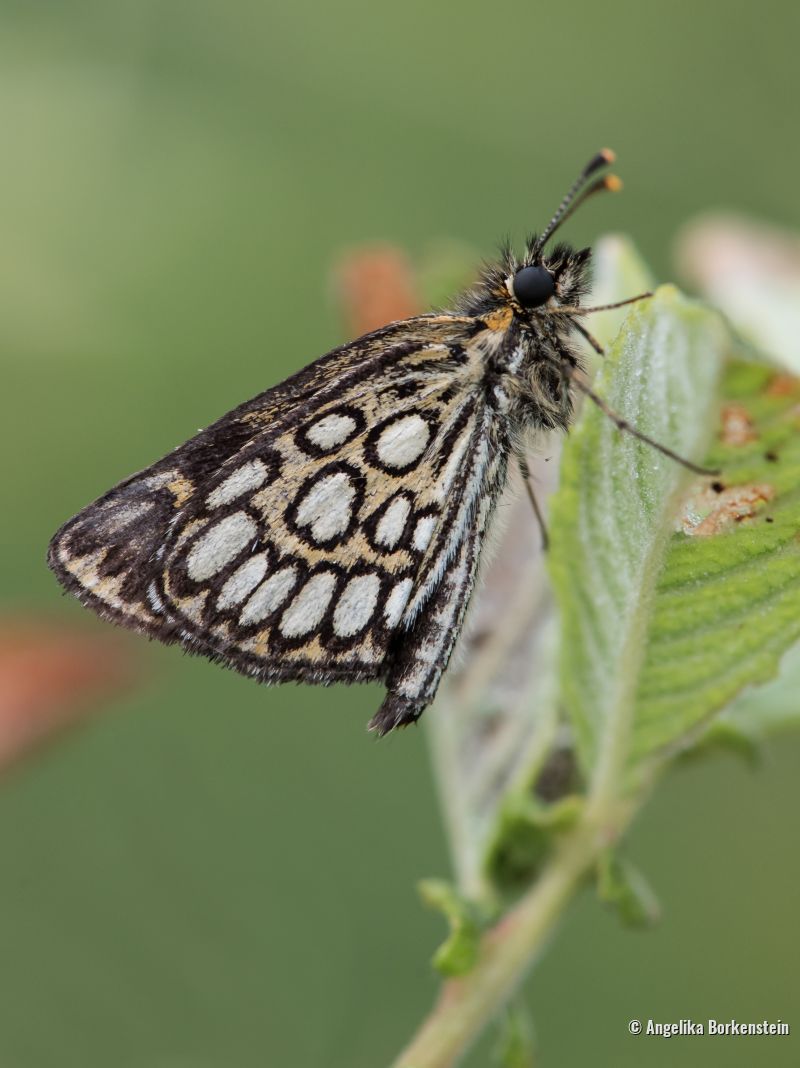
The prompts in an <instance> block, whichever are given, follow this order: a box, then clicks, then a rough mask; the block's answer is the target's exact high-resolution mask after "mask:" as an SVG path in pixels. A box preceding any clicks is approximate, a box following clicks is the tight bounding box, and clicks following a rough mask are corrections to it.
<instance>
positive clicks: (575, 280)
mask: <svg viewBox="0 0 800 1068" xmlns="http://www.w3.org/2000/svg"><path fill="white" fill-rule="evenodd" d="M614 158H615V157H614V153H613V152H612V151H611V149H608V148H604V149H603V150H602V151H601V152H598V153H597V154H596V155H595V156H593V157H592V159H590V160H589V162H588V163H587V164H586V166H585V167H584V168H583V170H582V171H581V173H580V174H579V175H578V178H577V180H576V181H575V182H574V183H573V185H572V186H571V188H570V189H569V190H568V192H567V194H566V196H565V197H564V198H563V200H562V201H561V203H560V204H559V206H558V209H557V210H556V212H555V214H554V215H553V217H552V218H551V220H550V222H549V223H548V224H547V226H546V227H545V228H544V230H543V231H542V233H541V234H534V235H533V236H531V237H530V238H529V240H528V243H527V245H526V248H525V253H524V255H523V257H522V259H521V260H520V259H518V257H517V256H516V255H515V254H514V253H513V251H512V250H511V248H510V246H507V247H506V248H504V249H503V252H502V255H501V259H500V262H499V263H497V264H495V265H492V266H491V267H489V268H488V269H487V270H486V271H485V272H484V274H483V277H482V279H481V281H480V283H479V285H478V287H477V288H476V289H475V290H473V291H472V292H471V293H469V294H467V296H466V300H464V301H462V304H461V309H460V310H465V311H468V312H470V313H472V314H475V313H480V312H485V311H487V310H491V309H497V308H500V307H503V306H506V307H507V306H508V305H510V306H511V310H512V311H513V312H514V315H515V317H516V318H517V319H521V320H522V321H523V322H524V321H526V320H527V321H531V320H532V319H535V318H537V317H538V316H539V315H541V314H543V313H546V312H547V311H548V310H553V309H555V308H558V307H559V306H560V305H565V306H569V307H571V308H574V307H576V306H577V305H578V304H579V303H580V299H581V297H582V296H583V295H584V294H585V293H586V291H587V289H588V287H589V279H588V263H589V259H590V257H591V250H590V249H588V248H583V249H577V250H576V249H573V248H571V247H570V246H569V245H563V244H560V245H556V246H555V247H554V248H549V249H548V248H547V245H548V242H549V241H550V238H551V237H552V236H553V234H554V233H555V232H556V230H558V228H559V227H560V226H561V225H562V224H563V223H564V222H565V221H566V220H567V219H568V218H569V217H570V216H571V215H572V214H573V212H574V211H576V209H577V208H578V207H580V205H581V204H583V202H584V201H585V200H586V199H587V198H588V197H590V196H593V195H594V194H595V193H598V192H600V191H601V190H604V189H607V190H615V191H616V190H618V189H621V188H622V183H621V182H620V180H619V178H617V176H616V175H613V174H607V175H604V176H603V177H600V178H598V177H596V175H597V173H598V171H601V170H603V169H604V168H605V167H607V166H608V165H609V164H610V163H612V162H613V160H614Z"/></svg>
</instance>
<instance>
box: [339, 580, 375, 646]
mask: <svg viewBox="0 0 800 1068" xmlns="http://www.w3.org/2000/svg"><path fill="white" fill-rule="evenodd" d="M380 588H381V581H380V579H379V578H378V576H377V575H357V576H356V577H355V578H352V579H350V581H349V582H348V583H347V585H346V586H345V588H344V591H343V593H342V596H341V597H340V598H339V600H338V602H337V604H336V609H335V611H334V613H333V629H334V631H335V632H336V633H337V634H338V635H339V636H340V637H341V638H350V637H352V636H353V635H354V634H358V632H359V631H360V630H363V629H364V627H366V625H367V623H369V621H370V618H371V616H372V613H373V612H374V611H375V605H376V604H377V601H378V594H379V593H380Z"/></svg>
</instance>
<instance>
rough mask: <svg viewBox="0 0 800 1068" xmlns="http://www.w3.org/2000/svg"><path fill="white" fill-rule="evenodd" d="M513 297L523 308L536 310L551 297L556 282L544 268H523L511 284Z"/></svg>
mask: <svg viewBox="0 0 800 1068" xmlns="http://www.w3.org/2000/svg"><path fill="white" fill-rule="evenodd" d="M511 284H512V287H513V289H514V296H515V297H516V298H517V300H518V301H519V302H520V304H521V305H522V307H523V308H538V307H540V306H541V305H542V304H546V303H547V301H548V300H549V299H550V298H551V297H552V296H553V294H554V293H555V291H556V282H555V279H554V278H553V276H552V274H550V272H549V271H546V270H545V269H544V267H523V268H522V270H520V271H517V273H516V274H515V275H514V281H513V282H512V283H511Z"/></svg>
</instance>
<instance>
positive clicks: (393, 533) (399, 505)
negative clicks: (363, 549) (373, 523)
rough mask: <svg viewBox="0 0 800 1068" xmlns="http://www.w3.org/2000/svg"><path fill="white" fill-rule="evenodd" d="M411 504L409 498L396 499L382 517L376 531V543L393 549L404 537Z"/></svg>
mask: <svg viewBox="0 0 800 1068" xmlns="http://www.w3.org/2000/svg"><path fill="white" fill-rule="evenodd" d="M410 511H411V503H410V501H409V500H408V498H407V497H396V498H395V499H394V500H393V501H392V503H391V504H390V505H389V507H388V508H387V509H386V511H385V512H384V513H383V515H382V516H381V518H380V520H379V522H378V526H377V527H376V529H375V541H376V542H377V543H378V544H379V545H385V546H386V548H387V549H393V548H394V547H395V545H397V543H398V541H400V538H401V537H402V536H403V530H404V529H405V525H406V520H407V519H408V513H409V512H410Z"/></svg>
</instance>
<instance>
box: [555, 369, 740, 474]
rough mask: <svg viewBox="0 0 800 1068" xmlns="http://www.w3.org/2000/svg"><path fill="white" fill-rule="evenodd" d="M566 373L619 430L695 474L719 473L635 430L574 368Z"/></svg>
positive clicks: (715, 469) (716, 469)
mask: <svg viewBox="0 0 800 1068" xmlns="http://www.w3.org/2000/svg"><path fill="white" fill-rule="evenodd" d="M567 373H568V374H569V376H570V378H571V379H572V381H573V382H574V383H575V385H576V386H577V388H578V389H579V390H580V391H581V393H584V394H585V395H586V396H587V397H588V398H589V400H590V401H592V403H593V404H596V405H597V407H598V408H599V409H600V411H601V412H602V413H603V415H607V416H608V418H609V419H610V420H611V421H612V423H614V424H615V425H616V426H617V428H618V429H619V430H623V431H625V432H626V433H628V434H632V435H633V437H635V438H638V439H639V441H643V442H644V443H645V444H646V445H650V446H651V447H652V448H654V449H655V450H656V451H657V452H660V453H663V455H664V456H668V457H669V458H670V460H674V461H675V463H678V464H680V465H681V466H682V467H685V468H686V469H687V470H689V471H693V472H694V474H696V475H709V476H712V475H718V474H719V473H720V472H719V468H712V467H701V466H700V464H696V463H693V462H692V461H691V460H687V459H686V457H685V456H681V455H680V453H677V452H674V451H673V450H672V449H670V448H668V447H667V446H666V445H662V444H661V443H660V442H658V441H655V440H654V439H653V438H651V437H649V436H648V435H647V434H645V433H643V432H642V431H641V430H637V429H636V427H635V426H633V424H632V423H629V422H628V420H627V419H623V417H622V416H621V415H618V414H617V413H616V412H615V411H614V409H613V408H610V407H609V406H608V405H607V404H606V402H605V401H604V400H603V398H602V397H601V396H600V395H599V394H598V393H595V391H594V390H593V389H592V388H591V386H589V385H587V384H586V382H584V381H583V380H582V379H581V378H579V377H578V376H577V375H576V374H575V373H574V369H572V370H568V371H567Z"/></svg>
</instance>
